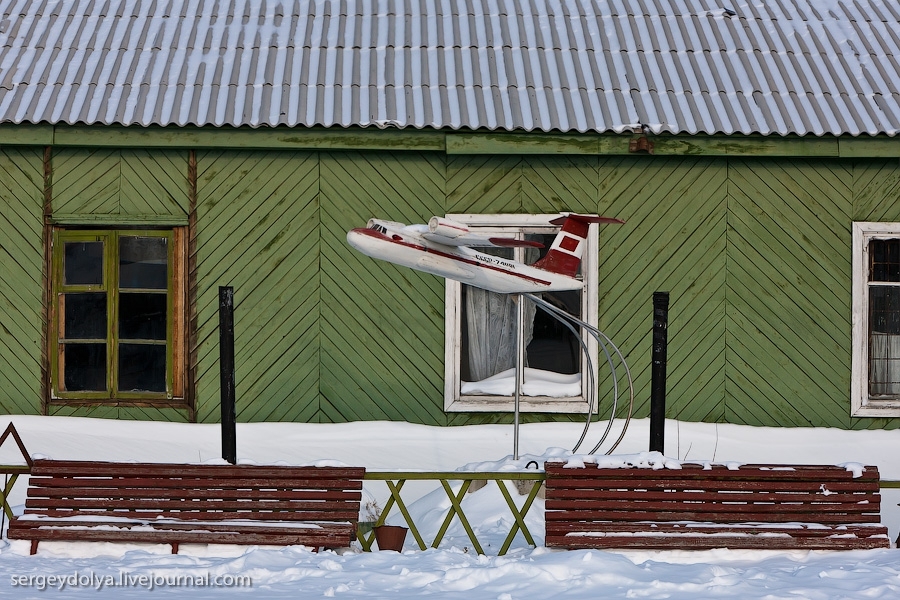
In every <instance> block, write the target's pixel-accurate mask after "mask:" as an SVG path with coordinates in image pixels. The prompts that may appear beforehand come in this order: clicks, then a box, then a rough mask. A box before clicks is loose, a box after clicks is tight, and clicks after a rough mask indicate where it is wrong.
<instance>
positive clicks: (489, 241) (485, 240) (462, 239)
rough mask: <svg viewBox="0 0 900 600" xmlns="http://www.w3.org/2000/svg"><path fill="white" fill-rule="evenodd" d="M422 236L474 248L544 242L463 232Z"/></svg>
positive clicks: (432, 240) (512, 246)
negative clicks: (461, 233)
mask: <svg viewBox="0 0 900 600" xmlns="http://www.w3.org/2000/svg"><path fill="white" fill-rule="evenodd" d="M422 237H423V238H425V239H426V240H428V241H429V242H434V243H436V244H443V245H445V246H472V247H475V248H487V247H491V246H493V247H496V248H543V247H544V244H542V243H540V242H532V241H529V240H517V239H515V238H505V237H493V236H485V235H476V234H472V233H469V234H464V235H460V236H458V237H447V236H445V235H440V234H437V233H423V234H422Z"/></svg>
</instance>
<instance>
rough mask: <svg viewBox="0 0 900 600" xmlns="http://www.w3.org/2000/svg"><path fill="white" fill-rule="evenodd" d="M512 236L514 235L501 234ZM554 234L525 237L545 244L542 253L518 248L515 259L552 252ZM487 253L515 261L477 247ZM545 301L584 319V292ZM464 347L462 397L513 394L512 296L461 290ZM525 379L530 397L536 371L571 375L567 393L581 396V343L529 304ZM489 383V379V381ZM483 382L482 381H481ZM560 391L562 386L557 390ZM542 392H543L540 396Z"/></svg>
mask: <svg viewBox="0 0 900 600" xmlns="http://www.w3.org/2000/svg"><path fill="white" fill-rule="evenodd" d="M503 235H505V236H509V235H510V233H505V234H503ZM555 237H556V234H554V233H547V234H539V233H529V234H526V235H525V236H524V239H526V240H529V241H537V242H541V243H542V244H544V248H543V249H538V248H518V249H516V251H515V252H516V258H517V260H520V261H522V262H524V263H526V264H531V263H533V262H535V261H537V260H539V259H540V258H542V257H543V256H544V255H546V253H547V252H548V251H549V248H550V246H551V244H552V243H553V240H554V239H555ZM479 251H482V252H484V253H485V254H493V255H495V256H503V257H505V258H511V257H512V252H511V251H510V249H507V248H479ZM541 296H542V297H543V299H544V300H546V301H548V302H550V303H551V304H554V305H556V306H558V307H559V308H562V309H563V310H565V311H566V312H568V313H569V314H572V315H574V316H575V317H578V318H582V314H581V292H580V291H570V292H548V293H544V294H541ZM461 301H462V302H461V308H462V310H461V331H460V334H461V335H460V337H461V343H462V348H461V352H460V379H461V381H462V389H461V393H462V394H466V395H468V394H471V395H483V394H487V395H511V394H512V393H513V390H514V385H515V382H514V375H513V372H514V371H513V370H514V368H515V364H516V318H517V316H516V315H517V307H516V303H515V301H514V300H513V297H512V296H510V295H508V294H496V293H494V292H488V291H485V290H481V289H478V288H474V287H471V286H468V285H462V286H461ZM525 354H526V356H525V361H526V367H527V368H528V371H527V372H526V376H525V383H526V389H525V393H526V395H528V394H529V392H528V388H529V384H528V382H529V380H530V379H531V380H535V381H536V380H540V379H541V378H542V377H544V375H542V374H541V373H539V372H538V371H545V372H552V373H559V374H565V375H573V376H575V377H574V378H572V379H571V381H569V380H568V379H567V380H566V382H567V383H566V385H567V386H568V387H567V388H566V392H565V394H563V395H573V396H575V395H579V394H580V393H581V391H580V383H579V381H580V379H579V378H578V374H579V373H580V372H581V357H582V348H581V343H580V341H579V339H578V337H576V335H575V334H573V333H572V332H571V331H569V329H568V328H567V327H566V326H565V325H563V324H562V323H560V322H559V321H557V320H556V319H555V318H553V317H552V316H550V315H549V314H547V313H546V312H544V311H543V310H540V309H538V308H537V307H536V306H535V304H534V303H532V302H528V301H526V303H525ZM485 380H487V381H485ZM479 382H480V383H479ZM559 388H560V390H562V386H559ZM541 393H543V392H541Z"/></svg>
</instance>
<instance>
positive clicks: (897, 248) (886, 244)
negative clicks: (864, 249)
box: [869, 239, 900, 282]
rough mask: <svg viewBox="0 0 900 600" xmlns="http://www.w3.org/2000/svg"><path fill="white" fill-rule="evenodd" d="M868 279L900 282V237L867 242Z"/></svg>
mask: <svg viewBox="0 0 900 600" xmlns="http://www.w3.org/2000/svg"><path fill="white" fill-rule="evenodd" d="M869 254H870V255H871V260H872V264H871V265H870V271H869V281H891V282H900V239H898V240H872V241H871V242H870V243H869Z"/></svg>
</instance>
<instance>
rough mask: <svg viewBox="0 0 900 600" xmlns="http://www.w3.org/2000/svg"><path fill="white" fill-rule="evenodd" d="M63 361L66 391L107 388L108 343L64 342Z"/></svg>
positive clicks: (103, 389)
mask: <svg viewBox="0 0 900 600" xmlns="http://www.w3.org/2000/svg"><path fill="white" fill-rule="evenodd" d="M61 362H62V364H61V365H60V369H61V370H62V380H63V385H64V390H65V391H67V392H102V391H105V390H106V344H63V355H62V361H61Z"/></svg>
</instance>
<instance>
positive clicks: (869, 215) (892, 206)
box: [852, 161, 900, 221]
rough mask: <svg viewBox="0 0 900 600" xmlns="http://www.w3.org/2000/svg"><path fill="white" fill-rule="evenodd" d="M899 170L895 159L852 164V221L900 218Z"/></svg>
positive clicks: (893, 219)
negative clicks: (899, 200)
mask: <svg viewBox="0 0 900 600" xmlns="http://www.w3.org/2000/svg"><path fill="white" fill-rule="evenodd" d="M898 199H900V169H898V168H897V162H896V161H865V162H862V161H858V162H856V163H854V165H853V209H852V218H853V220H854V221H900V202H898V201H897V200H898Z"/></svg>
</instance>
